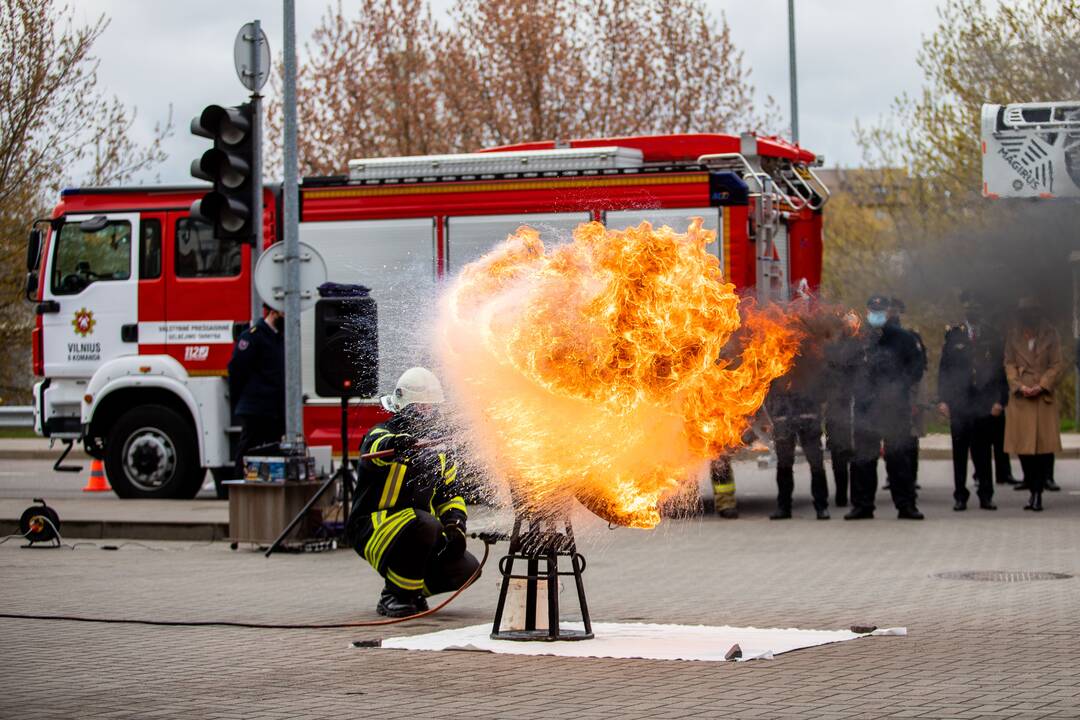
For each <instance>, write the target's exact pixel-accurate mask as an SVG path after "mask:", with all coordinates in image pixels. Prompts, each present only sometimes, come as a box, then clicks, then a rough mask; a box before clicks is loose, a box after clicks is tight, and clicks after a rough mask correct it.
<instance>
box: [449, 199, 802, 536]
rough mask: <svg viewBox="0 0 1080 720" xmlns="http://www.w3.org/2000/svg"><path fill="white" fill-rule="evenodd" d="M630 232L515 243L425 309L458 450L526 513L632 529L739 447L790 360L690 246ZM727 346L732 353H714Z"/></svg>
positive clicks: (702, 233)
mask: <svg viewBox="0 0 1080 720" xmlns="http://www.w3.org/2000/svg"><path fill="white" fill-rule="evenodd" d="M714 239H715V234H714V233H713V232H711V231H707V230H704V229H702V223H701V220H700V219H694V220H693V222H692V224H691V225H690V227H689V229H688V230H687V232H686V233H677V232H675V231H673V230H672V229H671V228H669V227H661V228H659V229H653V227H652V226H651V225H650V224H649V223H642V224H641V225H640V226H638V227H636V228H629V229H627V230H621V231H617V230H609V229H607V228H605V227H604V226H603V225H601V224H600V223H595V222H594V223H586V224H583V225H580V226H578V227H577V228H576V229H575V230H574V233H573V241H572V242H570V243H566V244H564V245H559V246H556V247H553V248H550V249H548V248H545V247H544V244H543V243H542V242H541V240H540V236H539V233H538V232H537V231H536V230H534V229H532V228H529V227H521V228H519V229H518V230H517V232H516V233H514V234H513V235H511V236H510V237H509V238H507V240H506V241H505V242H503V243H502V244H501V245H499V246H497V247H496V248H495V249H493V250H492V251H491V252H489V253H488V254H487V255H485V256H484V257H482V258H480V259H479V260H477V261H476V262H474V263H471V264H470V265H468V266H466V267H465V268H464V269H463V270H462V272H461V274H460V276H459V277H458V278H457V279H456V280H455V282H454V283H453V284H452V285H451V286H450V287H449V288H448V289H447V291H446V293H445V294H444V295H443V297H442V300H441V308H440V321H439V330H440V332H439V337H438V342H437V352H438V355H439V359H440V363H441V368H442V372H443V374H444V379H445V381H446V385H447V387H448V388H449V390H450V392H451V394H452V395H453V396H454V400H455V405H456V406H457V407H458V408H460V412H461V415H462V418H461V420H462V421H463V423H464V426H465V428H464V429H465V431H466V433H465V434H466V436H467V437H468V438H469V442H470V444H471V448H470V450H471V451H472V453H473V454H474V455H476V456H478V459H479V460H481V461H482V462H483V463H484V464H485V465H486V466H487V467H488V469H489V470H490V471H491V472H492V473H493V474H495V475H496V476H500V477H503V478H505V479H507V480H508V481H509V483H510V486H511V493H512V496H513V497H514V498H515V500H516V502H518V503H519V504H523V505H524V506H525V507H527V508H530V509H532V510H540V511H542V510H544V509H547V508H551V507H554V506H560V507H561V506H562V504H563V503H565V502H567V501H568V499H569V498H570V497H577V498H578V499H579V500H580V501H581V502H582V503H583V504H584V505H585V506H586V507H588V508H589V509H590V510H592V511H593V512H595V513H596V514H597V515H599V516H601V517H603V518H605V519H607V520H608V521H609V522H613V523H617V524H619V525H626V526H631V527H641V528H648V527H653V526H655V525H656V524H657V523H658V522H659V521H660V513H659V509H658V505H659V503H660V501H661V500H662V499H664V498H665V497H669V496H671V495H673V494H674V493H676V492H677V491H678V489H679V487H680V485H681V484H684V483H686V482H688V481H692V480H695V479H696V473H697V471H698V469H699V468H700V467H701V464H702V461H703V460H705V459H709V458H711V457H714V456H716V455H717V454H719V453H720V452H722V451H723V450H724V449H726V448H732V447H735V446H738V445H740V444H741V440H742V435H743V433H744V431H745V430H746V427H747V425H748V421H749V419H750V417H751V416H752V415H753V414H754V413H755V412H756V411H757V409H758V408H759V407H760V406H761V403H762V402H763V401H764V398H765V394H766V392H767V391H768V388H769V384H770V382H771V381H772V380H773V379H774V378H776V377H778V376H780V375H782V374H784V372H786V371H787V369H788V367H790V365H791V362H792V359H793V357H794V355H795V353H796V352H797V350H798V343H799V332H798V331H796V330H795V329H793V328H792V327H790V326H789V324H787V323H786V322H785V320H784V318H783V317H781V316H779V315H778V314H770V313H765V312H748V313H746V315H747V316H746V318H745V322H744V320H743V318H742V317H741V316H740V300H739V297H738V296H737V295H736V294H735V288H734V285H732V284H731V283H725V282H724V280H723V277H722V274H721V271H720V266H719V262H718V261H717V259H716V258H715V257H714V256H712V255H710V254H709V253H708V252H707V251H706V249H705V246H706V245H707V244H708V243H710V242H712V241H713V240H714ZM736 334H738V336H739V337H738V339H739V340H741V352H732V349H731V348H726V347H725V346H727V345H728V343H729V341H732V345H733V346H734V345H735V344H736V343H735V342H734V341H733V340H732V339H733V337H735V336H736Z"/></svg>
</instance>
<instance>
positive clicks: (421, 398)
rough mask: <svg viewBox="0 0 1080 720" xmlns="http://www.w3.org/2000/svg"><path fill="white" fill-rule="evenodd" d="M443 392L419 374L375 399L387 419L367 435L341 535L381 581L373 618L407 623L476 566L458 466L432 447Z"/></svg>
mask: <svg viewBox="0 0 1080 720" xmlns="http://www.w3.org/2000/svg"><path fill="white" fill-rule="evenodd" d="M442 402H443V391H442V385H441V384H440V383H439V380H438V378H436V377H435V375H434V374H432V372H431V371H430V370H427V369H426V368H420V367H416V368H410V369H409V370H406V371H405V372H404V373H402V375H401V377H400V378H399V379H398V382H397V387H396V388H395V389H394V392H393V394H392V395H386V396H384V397H383V398H382V404H383V407H384V408H386V409H387V410H388V411H390V412H392V413H393V415H392V416H391V418H390V419H389V420H387V421H386V422H384V423H380V424H378V425H376V426H375V427H373V428H372V429H371V430H370V431H368V433H367V435H365V436H364V440H363V442H362V443H361V446H360V453H361V454H362V455H364V454H368V453H377V452H380V451H391V452H390V454H389V455H388V456H386V457H376V458H366V459H364V460H362V461H361V462H360V477H359V479H358V481H357V486H356V487H357V494H356V500H355V502H354V503H353V506H352V511H351V512H350V514H349V527H348V530H347V536H348V539H349V542H350V543H351V544H352V545H353V547H354V548H355V550H356V552H357V554H358V555H360V556H361V557H363V558H364V559H365V560H367V561H368V563H370V564H371V567H373V568H374V569H375V571H376V572H377V573H379V575H381V576H382V577H383V578H385V580H386V584H385V586H384V588H383V591H382V595H381V596H380V597H379V603H378V605H377V606H376V611H377V612H378V613H379V614H380V615H387V616H389V617H406V616H409V615H415V614H417V613H420V612H424V611H425V610H427V609H428V606H427V600H426V598H427V597H429V596H431V595H437V594H438V593H443V592H450V591H453V590H457V589H458V588H460V587H462V586H463V585H464V584H465V583H466V582H468V581H469V579H470V578H471V577H473V575H475V574H476V570H477V568H478V567H479V562H478V561H477V559H476V558H475V557H474V556H473V555H472V554H471V553H469V552H467V551H466V549H465V522H466V519H467V517H468V510H467V508H466V505H465V500H464V498H462V497H461V495H460V494H459V491H458V487H459V485H458V464H457V463H456V462H455V460H454V458H453V456H452V455H451V453H450V452H449V451H448V450H445V449H441V448H439V447H438V446H437V445H433V444H432V442H433V441H437V438H432V437H431V436H432V434H433V432H434V427H433V425H434V422H435V411H436V409H437V406H438V404H440V403H442Z"/></svg>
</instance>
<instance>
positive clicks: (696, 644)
mask: <svg viewBox="0 0 1080 720" xmlns="http://www.w3.org/2000/svg"><path fill="white" fill-rule="evenodd" d="M564 627H567V628H574V629H577V630H580V629H581V628H582V626H581V623H564ZM490 633H491V625H490V624H486V625H471V626H469V627H463V628H457V629H454V630H440V631H438V632H433V633H425V634H423V635H410V636H406V637H395V638H390V639H387V640H384V641H383V642H382V647H384V648H395V649H400V650H475V651H480V652H494V653H503V654H507V655H558V656H561V657H598V658H600V657H602V658H639V659H645V660H709V661H723V660H724V656H725V655H726V654H727V652H728V651H729V650H730V649H731V647H732V646H733V645H736V644H737V645H738V646H739V647H740V648H741V649H742V657H741V658H739V659H740V660H758V659H771V658H772V657H773V656H774V655H779V654H780V653H786V652H791V651H792V650H799V649H800V648H807V647H814V646H815V645H827V644H829V643H836V642H844V641H845V640H855V639H856V638H860V637H866V635H859V634H856V633H853V632H851V631H849V630H799V629H797V628H789V629H786V630H784V629H780V628H752V627H746V628H740V627H728V626H724V627H709V626H707V625H656V624H644V623H593V633H594V634H595V635H596V637H595V638H593V639H592V640H578V641H565V640H564V641H556V642H545V641H536V642H515V641H511V640H493V639H491V637H490V636H489V635H490ZM870 634H871V635H907V628H891V629H887V630H875V631H874V632H873V633H870Z"/></svg>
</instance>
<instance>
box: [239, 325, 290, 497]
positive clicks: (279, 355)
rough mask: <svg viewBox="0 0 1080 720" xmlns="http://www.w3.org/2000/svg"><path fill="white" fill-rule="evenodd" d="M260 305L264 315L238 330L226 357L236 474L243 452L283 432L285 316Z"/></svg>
mask: <svg viewBox="0 0 1080 720" xmlns="http://www.w3.org/2000/svg"><path fill="white" fill-rule="evenodd" d="M263 308H264V310H266V316H265V317H263V318H262V319H261V320H259V321H258V322H256V323H255V324H254V325H252V326H251V327H250V328H248V329H247V330H245V331H244V332H242V333H241V334H240V337H239V338H238V339H237V340H236V345H235V346H234V347H233V354H232V359H231V360H229V399H230V401H231V403H232V410H233V416H234V417H235V418H236V419H237V421H238V422H239V423H240V443H239V447H238V448H237V452H236V468H237V473H238V474H237V476H238V477H241V476H242V475H243V472H244V455H249V454H251V450H253V449H255V448H258V447H261V446H264V445H273V444H275V443H279V442H281V438H282V436H283V435H284V434H285V325H284V323H285V316H284V314H283V313H280V312H278V311H277V310H274V309H272V308H270V307H267V306H263Z"/></svg>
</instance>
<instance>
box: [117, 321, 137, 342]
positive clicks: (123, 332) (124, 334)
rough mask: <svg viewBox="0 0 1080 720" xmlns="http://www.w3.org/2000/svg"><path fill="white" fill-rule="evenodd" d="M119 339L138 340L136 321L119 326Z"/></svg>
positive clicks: (125, 340)
mask: <svg viewBox="0 0 1080 720" xmlns="http://www.w3.org/2000/svg"><path fill="white" fill-rule="evenodd" d="M120 339H121V340H122V341H123V342H139V325H138V323H128V324H126V325H121V326H120Z"/></svg>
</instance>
